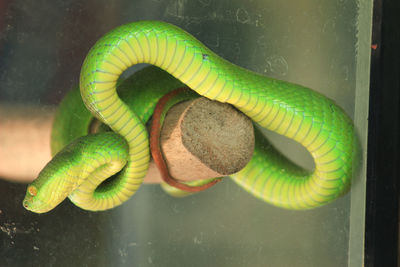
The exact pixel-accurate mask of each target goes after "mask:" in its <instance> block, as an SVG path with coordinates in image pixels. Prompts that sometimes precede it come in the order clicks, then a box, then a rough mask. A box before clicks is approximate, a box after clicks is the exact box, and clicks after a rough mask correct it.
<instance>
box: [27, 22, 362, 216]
mask: <svg viewBox="0 0 400 267" xmlns="http://www.w3.org/2000/svg"><path fill="white" fill-rule="evenodd" d="M138 63H149V64H152V65H154V66H157V67H159V68H160V69H162V70H165V71H166V72H168V73H169V74H171V75H172V76H173V77H174V78H172V77H171V76H170V75H169V74H167V73H165V72H164V71H161V70H159V69H155V68H154V67H153V68H151V69H150V71H147V74H146V75H148V76H149V77H151V78H143V77H142V78H138V79H137V80H136V81H126V82H123V83H121V86H122V87H123V86H125V87H132V88H131V90H128V91H132V92H135V93H134V95H131V96H129V97H127V98H126V99H124V97H123V93H119V94H117V90H116V88H117V82H118V79H119V77H120V75H121V74H122V73H123V72H124V71H125V70H126V69H127V68H129V67H130V66H132V65H135V64H138ZM140 75H141V76H146V75H145V74H138V76H140ZM157 77H161V78H160V79H161V80H162V81H160V82H159V83H157V82H154V80H157ZM146 79H147V84H151V82H150V81H153V82H154V83H155V84H156V85H150V87H151V88H146V86H147V85H146V82H143V81H144V80H146ZM176 79H177V80H176ZM128 80H129V79H128ZM178 80H179V81H180V82H182V83H183V84H184V85H186V86H188V87H189V88H191V89H192V90H194V91H195V92H197V93H198V94H199V95H202V96H205V97H207V98H209V99H213V100H216V101H220V102H225V103H229V104H232V105H233V106H235V107H236V108H237V109H239V110H240V111H241V112H243V113H244V114H246V115H247V116H248V117H249V118H251V119H252V120H253V121H254V122H255V123H257V124H259V125H260V126H261V127H263V128H266V129H268V130H271V131H274V132H276V133H278V134H281V135H284V136H286V137H288V138H290V139H293V140H295V141H296V142H298V143H300V144H302V145H303V146H304V147H305V148H306V149H307V150H308V151H309V152H310V154H311V155H312V157H313V159H314V162H315V169H314V170H313V171H311V172H308V171H305V170H303V169H301V168H300V167H298V166H296V165H295V164H293V163H292V162H290V161H289V160H287V159H286V158H284V157H283V156H281V154H279V152H277V151H276V150H275V149H274V148H273V147H272V146H271V145H270V144H269V143H268V142H267V141H266V140H265V139H264V138H263V137H262V135H261V134H260V133H259V132H258V131H257V130H256V145H255V151H254V154H253V157H252V159H251V161H250V162H249V163H248V165H247V166H246V167H245V168H244V169H243V170H241V171H240V172H238V173H237V174H235V175H232V176H231V177H232V179H233V180H234V181H235V182H236V183H238V184H239V185H241V186H242V187H244V188H245V189H246V190H247V191H249V192H250V193H252V194H253V195H255V196H256V197H258V198H261V199H263V200H264V201H266V202H269V203H272V204H273V205H276V206H279V207H283V208H288V209H310V208H313V207H317V206H321V205H324V204H326V203H329V202H331V201H332V200H334V199H336V198H337V197H339V196H340V195H342V194H343V193H345V192H346V190H347V189H348V188H349V185H350V181H351V177H352V166H353V162H354V156H355V154H356V151H357V144H356V137H355V134H354V129H353V125H352V122H351V119H350V118H349V117H348V116H347V115H346V114H345V113H344V112H343V110H342V109H341V108H340V107H338V106H337V105H336V104H335V103H334V102H333V101H331V100H329V99H327V98H326V97H324V96H322V95H320V94H319V93H316V92H314V91H312V90H311V89H308V88H305V87H303V86H300V85H295V84H291V83H288V82H284V81H280V80H276V79H271V78H268V77H265V76H262V75H260V74H257V73H254V72H251V71H248V70H246V69H243V68H241V67H238V66H236V65H233V64H231V63H229V62H227V61H226V60H224V59H222V58H220V57H218V56H217V55H216V54H214V53H213V52H212V51H211V50H209V49H208V48H206V47H205V46H204V45H203V44H202V43H200V42H199V41H198V40H196V39H195V38H194V37H192V36H191V35H189V34H188V33H186V32H185V31H183V30H182V29H180V28H178V27H175V26H173V25H170V24H167V23H164V22H158V21H140V22H134V23H130V24H127V25H123V26H120V27H118V28H116V29H114V30H113V31H111V32H110V33H108V34H107V35H105V36H104V37H103V38H101V39H100V40H99V41H98V42H97V43H96V44H95V45H94V46H93V47H92V49H91V50H90V52H89V54H88V55H87V57H86V59H85V61H84V63H83V66H82V70H81V77H80V92H81V95H82V99H83V102H84V104H85V106H86V107H87V108H88V109H89V110H90V111H91V113H92V114H93V116H95V117H96V118H97V119H99V120H100V121H101V122H103V123H104V124H106V125H108V126H109V127H110V128H111V129H112V130H113V132H114V133H112V132H108V133H107V132H106V133H98V134H95V135H88V136H85V137H80V138H78V139H77V140H75V141H73V142H72V144H70V145H68V146H67V147H66V148H64V149H63V150H61V152H59V153H58V154H57V155H56V156H55V157H54V158H53V160H52V161H51V162H50V163H49V164H48V165H47V166H46V167H45V168H44V169H43V171H42V172H41V173H40V175H39V177H38V178H37V179H36V180H35V181H34V182H33V183H32V184H31V185H30V186H28V190H27V194H26V197H25V200H24V206H25V207H26V208H27V209H29V210H32V211H34V212H46V211H48V210H51V209H52V208H54V207H55V206H56V205H58V204H59V203H60V202H61V201H62V200H63V199H64V198H66V197H67V196H69V198H70V199H71V200H72V201H73V202H74V203H75V204H76V205H78V206H80V207H82V208H84V209H88V210H105V209H109V208H112V207H115V206H117V205H120V204H121V203H123V202H124V201H126V200H127V199H128V198H130V197H131V196H132V195H133V194H134V193H135V192H136V190H137V189H138V188H139V186H140V185H141V183H142V180H143V177H144V176H145V174H146V171H147V168H148V164H149V159H150V158H149V141H148V134H147V131H146V128H145V126H144V123H145V122H146V121H147V120H148V118H149V117H150V116H151V113H152V111H153V109H154V106H155V104H156V102H157V101H158V99H159V98H160V97H161V96H162V95H164V94H165V93H167V92H168V91H171V90H172V89H174V88H177V87H179V86H181V85H182V84H181V83H180V82H179V81H178ZM118 84H119V82H118ZM124 84H125V85H124ZM135 86H136V87H141V90H140V92H139V90H137V91H136V89H135V88H134V87H135ZM72 94H75V95H77V93H76V92H75V93H71V95H72ZM125 94H128V95H129V94H130V93H125ZM119 95H120V96H119ZM71 98H72V96H71ZM121 98H122V99H124V101H123V100H121ZM129 99H130V100H129ZM77 105H78V104H77ZM68 108H70V111H67V113H68V112H69V113H72V114H74V116H76V117H79V115H80V112H81V113H82V112H83V111H81V110H82V108H79V111H74V110H73V108H74V107H68ZM68 108H67V109H68ZM77 110H78V109H77ZM62 116H63V115H60V116H59V117H62ZM90 116H91V115H90V114H89V113H88V112H87V114H86V113H85V115H82V117H85V118H86V117H87V118H89V117H90ZM85 121H86V122H89V121H90V120H89V119H85ZM61 124H62V123H61ZM59 125H60V123H57V122H56V124H55V126H54V132H55V134H53V151H55V152H58V150H60V149H61V147H62V146H64V145H65V143H68V142H69V141H71V139H74V138H75V137H78V136H80V135H85V133H84V131H86V132H87V128H88V123H86V125H83V126H78V125H76V126H70V128H71V127H72V129H70V132H71V133H72V132H74V131H75V132H79V134H77V133H75V132H74V133H72V134H71V133H70V134H69V135H68V136H66V137H65V134H64V137H62V136H63V134H60V133H59V128H60V126H59ZM67 128H68V127H67ZM63 138H64V139H65V140H59V139H63ZM54 139H56V140H54ZM66 140H68V141H66ZM113 174H116V175H115V176H114V177H113V179H108V180H106V181H105V182H103V180H105V179H107V177H109V176H111V175H113ZM99 185H100V186H99Z"/></svg>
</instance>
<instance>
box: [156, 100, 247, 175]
mask: <svg viewBox="0 0 400 267" xmlns="http://www.w3.org/2000/svg"><path fill="white" fill-rule="evenodd" d="M160 142H161V149H162V152H163V154H164V158H165V160H166V162H167V165H168V169H169V173H170V174H171V176H173V177H174V178H175V179H178V180H182V181H191V180H197V179H208V178H213V177H222V176H226V175H229V174H233V173H236V172H238V171H239V170H241V169H242V168H243V167H244V166H246V164H247V163H248V162H249V161H250V159H251V156H252V154H253V149H254V132H253V124H252V122H251V120H250V119H248V118H247V117H246V116H245V115H243V114H242V113H240V112H239V111H237V110H236V109H234V108H233V107H232V106H231V105H228V104H223V103H219V102H216V101H211V100H208V99H207V98H204V97H201V98H198V99H195V100H191V101H186V102H183V103H179V104H177V105H175V106H174V107H172V108H171V109H170V110H169V111H168V113H167V115H166V117H165V121H164V125H163V128H162V130H161V140H160Z"/></svg>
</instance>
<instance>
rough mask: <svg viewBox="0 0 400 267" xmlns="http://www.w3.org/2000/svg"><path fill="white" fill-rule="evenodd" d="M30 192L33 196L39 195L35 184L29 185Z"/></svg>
mask: <svg viewBox="0 0 400 267" xmlns="http://www.w3.org/2000/svg"><path fill="white" fill-rule="evenodd" d="M28 193H29V194H30V195H31V196H36V195H37V189H36V187H34V186H33V185H30V186H28Z"/></svg>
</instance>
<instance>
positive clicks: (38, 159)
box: [0, 98, 254, 183]
mask: <svg viewBox="0 0 400 267" xmlns="http://www.w3.org/2000/svg"><path fill="white" fill-rule="evenodd" d="M27 109H29V110H27ZM0 113H1V114H2V115H1V116H0V129H1V130H0V178H3V179H6V180H12V181H17V182H31V181H32V180H33V179H35V177H36V176H37V175H38V173H39V172H40V170H41V169H42V168H43V167H44V165H45V164H46V163H47V162H48V161H50V159H51V156H50V145H49V140H50V132H51V125H52V120H53V117H54V108H49V107H47V108H44V107H33V106H32V107H22V106H21V107H20V108H19V107H18V106H4V105H1V106H0ZM22 135H23V137H22ZM160 141H161V150H162V152H163V155H164V158H165V159H166V162H167V165H168V169H169V172H170V174H171V175H172V176H173V177H175V178H176V179H178V180H182V181H190V180H197V179H206V178H213V177H221V176H226V175H229V174H232V173H235V172H237V171H239V170H240V169H242V168H243V167H244V166H245V165H246V164H247V162H248V161H249V160H250V158H251V155H252V153H253V149H254V133H253V125H252V123H251V120H250V119H248V118H247V117H246V116H245V115H243V114H242V113H241V112H239V111H237V110H236V109H235V108H233V107H232V106H230V105H228V104H222V103H219V102H215V101H210V100H208V99H206V98H198V99H195V100H191V101H188V102H183V103H180V104H177V105H175V106H174V107H172V108H171V109H170V110H169V112H168V113H167V115H166V117H165V121H164V125H163V128H162V131H161V140H160ZM21 151H22V152H23V153H22V152H21ZM160 182H161V175H160V173H159V171H158V169H157V167H156V166H155V164H154V163H153V162H150V167H149V171H148V173H147V175H146V177H145V179H144V183H160Z"/></svg>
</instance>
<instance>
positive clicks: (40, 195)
mask: <svg viewBox="0 0 400 267" xmlns="http://www.w3.org/2000/svg"><path fill="white" fill-rule="evenodd" d="M22 205H23V206H24V208H25V209H27V210H30V211H32V212H35V213H44V212H48V211H50V210H51V209H53V208H54V207H55V205H53V204H52V203H51V202H50V201H49V199H48V197H47V196H46V195H45V194H44V192H43V191H41V190H38V188H37V187H36V186H35V185H29V186H28V188H27V190H26V194H25V198H24V200H23V202H22Z"/></svg>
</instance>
